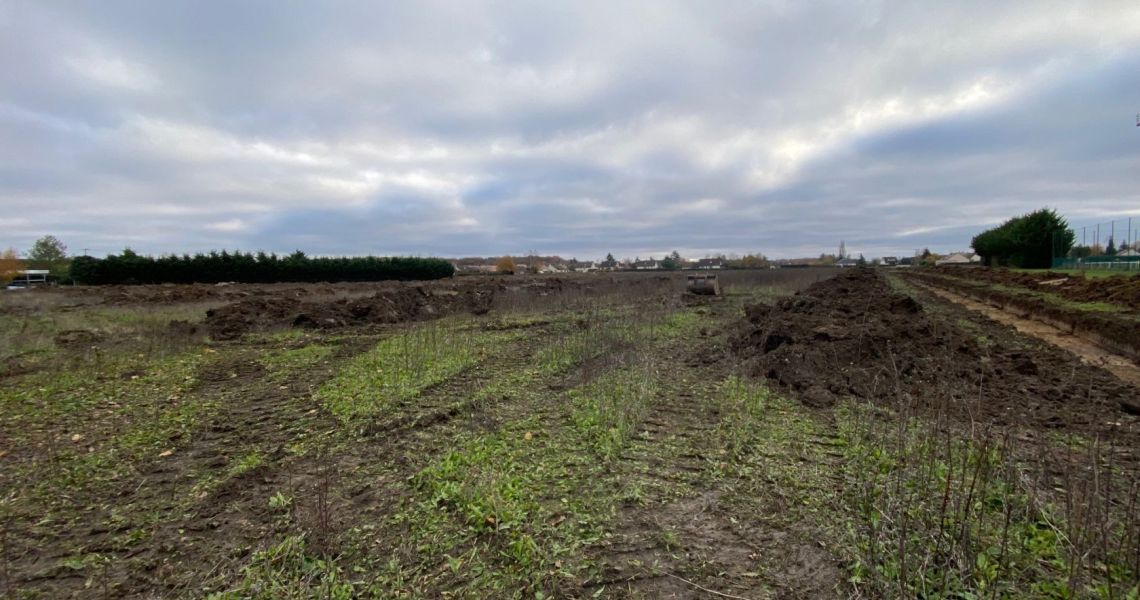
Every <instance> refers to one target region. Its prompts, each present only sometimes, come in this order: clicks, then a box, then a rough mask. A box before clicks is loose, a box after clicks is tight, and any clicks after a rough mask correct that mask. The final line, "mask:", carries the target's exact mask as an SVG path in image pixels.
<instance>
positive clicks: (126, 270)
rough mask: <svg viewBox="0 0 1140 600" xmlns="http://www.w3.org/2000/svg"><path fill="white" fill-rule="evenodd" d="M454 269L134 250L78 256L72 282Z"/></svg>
mask: <svg viewBox="0 0 1140 600" xmlns="http://www.w3.org/2000/svg"><path fill="white" fill-rule="evenodd" d="M454 273H455V268H454V267H453V266H452V265H451V263H449V262H447V261H446V260H443V259H440V258H403V257H378V256H363V257H338V258H310V257H308V256H305V254H304V253H303V252H300V251H297V252H294V253H293V254H290V255H288V256H285V257H280V256H277V255H276V254H266V253H264V252H258V253H257V254H251V253H242V252H234V253H230V252H226V251H222V252H220V253H219V252H210V253H208V254H195V255H193V256H191V255H189V254H184V255H182V256H174V255H171V256H160V257H157V258H156V257H153V256H140V255H138V254H136V253H134V252H132V251H131V250H124V251H123V253H122V254H119V255H114V254H112V255H108V256H107V257H106V258H93V257H90V256H78V257H75V258H74V259H72V262H71V277H72V278H73V279H74V280H75V282H76V283H81V284H85V285H108V284H132V283H218V282H222V281H235V282H241V283H276V282H318V281H328V282H334V281H384V280H392V279H395V280H402V281H409V280H426V279H441V278H444V277H451V276H452V275H453V274H454Z"/></svg>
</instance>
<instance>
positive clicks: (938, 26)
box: [0, 0, 1140, 257]
mask: <svg viewBox="0 0 1140 600" xmlns="http://www.w3.org/2000/svg"><path fill="white" fill-rule="evenodd" d="M1138 47H1140V7H1137V6H1136V5H1135V4H1134V3H1131V2H1096V3H1091V2H1090V3H1074V4H1073V5H1071V6H1068V7H1056V8H1050V7H1043V6H1041V5H1040V4H1039V3H1036V2H1016V3H1014V2H1010V3H992V2H980V1H979V2H968V3H955V4H949V3H933V2H931V3H902V2H885V1H867V2H845V1H844V2H841V1H834V2H766V3H764V2H762V3H756V2H743V1H742V2H726V3H716V4H713V5H694V4H691V3H682V2H660V1H645V2H625V3H612V2H575V3H564V4H560V5H552V4H549V3H546V4H534V5H529V4H521V5H520V4H517V3H499V2H470V3H453V2H425V3H414V4H410V3H373V2H359V3H330V4H318V3H311V2H299V1H298V2H278V3H273V4H272V5H267V4H263V3H256V2H240V3H224V4H223V3H217V4H214V3H201V2H189V1H187V2H164V3H149V2H141V3H140V2H125V1H124V2H107V3H98V4H94V3H86V2H63V3H51V4H47V3H40V2H32V1H30V0H23V1H21V0H15V1H11V2H8V3H5V4H3V5H0V139H3V140H5V141H4V143H3V144H0V198H2V200H0V201H2V202H3V204H4V208H5V212H6V213H9V214H11V213H15V214H21V215H23V214H35V223H36V227H37V228H39V229H42V231H34V232H32V231H23V230H12V229H9V230H8V231H7V232H6V235H5V236H4V239H2V240H0V244H3V245H7V244H12V245H16V246H18V247H25V248H26V247H28V246H30V244H31V242H32V240H34V238H35V237H36V236H38V235H40V234H42V233H55V234H57V235H60V236H61V237H65V238H67V239H65V241H67V242H68V243H69V244H70V245H71V246H72V247H73V248H81V247H83V246H85V245H87V246H102V248H101V250H102V251H111V250H115V249H117V248H118V247H120V246H122V245H127V244H129V245H131V246H133V247H135V248H136V249H139V250H142V251H147V252H166V251H176V252H181V251H184V250H191V251H192V250H205V249H210V248H216V247H227V248H242V249H251V250H252V249H266V250H273V251H279V252H287V251H291V250H293V249H295V248H298V247H300V248H302V249H305V250H306V251H310V252H315V253H364V252H385V253H397V254H444V255H470V254H498V253H505V252H522V251H527V250H536V251H539V252H542V253H554V252H557V253H563V254H568V255H577V256H580V257H588V256H600V255H602V254H604V253H606V252H614V253H615V254H617V255H619V256H625V255H642V256H645V255H649V254H661V253H664V252H667V251H669V250H672V249H679V250H682V251H686V252H692V253H695V254H703V253H708V252H714V251H724V252H745V251H763V252H765V253H768V254H771V255H776V256H788V255H798V254H818V253H819V252H823V251H833V249H834V247H835V246H837V244H838V240H839V239H844V240H846V241H847V245H848V247H849V248H851V249H852V250H856V251H862V252H865V253H867V254H868V255H873V254H880V253H886V254H891V253H893V254H902V253H909V252H910V251H912V250H913V249H914V247H923V246H930V247H931V248H932V249H935V250H949V249H958V248H962V247H964V246H965V245H966V244H967V243H968V241H969V238H970V236H971V235H972V233H973V232H975V231H976V230H977V229H978V228H979V227H983V226H985V225H988V224H990V223H993V222H995V221H998V220H1001V219H1002V218H1005V217H1007V216H1009V215H1011V214H1015V213H1020V212H1024V211H1027V210H1031V209H1033V208H1037V207H1039V206H1042V205H1051V206H1056V207H1058V208H1060V209H1061V210H1062V211H1063V212H1067V213H1069V214H1071V215H1073V217H1074V219H1081V220H1089V219H1096V218H1100V217H1107V216H1109V215H1114V214H1123V213H1127V212H1129V211H1131V212H1137V211H1140V196H1138V192H1137V191H1136V189H1135V188H1136V185H1135V184H1136V181H1137V179H1136V175H1135V165H1136V164H1138V163H1137V158H1140V157H1138V156H1137V152H1138V148H1140V146H1138V145H1137V143H1136V142H1137V140H1136V135H1137V134H1140V129H1136V128H1133V127H1132V126H1131V125H1132V123H1131V118H1132V115H1133V114H1134V113H1135V112H1137V111H1140V80H1138V79H1137V78H1136V77H1135V76H1134V74H1135V73H1136V70H1137V67H1140V54H1138V51H1137V48H1138Z"/></svg>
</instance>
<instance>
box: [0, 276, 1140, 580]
mask: <svg viewBox="0 0 1140 600" xmlns="http://www.w3.org/2000/svg"><path fill="white" fill-rule="evenodd" d="M833 275H835V272H833V271H823V270H815V269H804V270H787V271H763V272H732V273H724V274H723V275H722V278H723V279H724V280H725V288H726V290H727V293H726V295H725V296H724V297H721V298H706V297H692V296H685V295H684V294H683V293H682V292H683V289H684V281H683V276H678V275H649V274H623V275H617V276H608V275H590V276H573V277H533V278H531V277H518V278H470V279H456V280H451V281H442V282H432V283H426V284H395V283H391V284H377V285H364V284H353V285H314V286H291V285H273V286H243V285H233V286H146V287H133V288H87V289H84V288H80V289H70V290H65V289H59V290H51V291H46V292H44V293H37V292H30V293H24V292H19V293H16V294H12V295H8V296H4V297H2V298H0V317H2V320H0V323H2V327H0V336H2V339H3V340H4V341H5V342H6V343H5V346H4V350H3V351H2V354H0V359H2V360H3V361H4V363H3V371H2V372H0V375H2V378H0V383H2V384H3V387H2V388H0V402H2V403H3V412H2V414H0V466H2V471H0V489H2V490H4V492H3V497H2V498H0V524H2V526H3V530H2V531H0V591H3V592H5V593H7V594H9V595H11V596H12V597H42V598H67V597H91V598H104V597H116V598H117V597H137V598H154V597H212V598H246V597H256V598H308V597H335V598H349V597H377V598H438V597H459V598H499V597H505V598H514V597H517V598H551V597H583V598H589V597H599V598H709V597H730V598H833V597H851V596H856V597H915V596H926V597H971V596H973V597H981V596H988V595H990V594H993V595H994V597H1104V598H1109V597H1116V598H1121V597H1126V596H1127V594H1128V593H1129V591H1130V590H1131V591H1132V593H1136V584H1137V576H1138V574H1140V523H1138V522H1137V514H1138V513H1140V511H1137V510H1136V508H1137V492H1138V490H1140V485H1138V481H1140V479H1138V477H1137V468H1138V462H1137V459H1136V454H1135V453H1136V450H1137V444H1138V440H1137V434H1138V433H1140V424H1138V423H1137V419H1138V417H1137V415H1136V412H1137V411H1136V410H1135V408H1136V406H1137V402H1136V399H1137V397H1138V391H1137V389H1136V388H1135V387H1134V386H1131V385H1130V384H1127V383H1124V382H1122V381H1120V380H1119V379H1117V378H1115V377H1113V376H1112V375H1111V374H1110V373H1108V372H1107V371H1104V370H1102V369H1100V368H1098V367H1096V366H1094V365H1089V364H1085V363H1082V362H1081V361H1080V360H1079V359H1078V358H1077V357H1076V356H1074V355H1071V354H1069V353H1067V352H1065V351H1063V350H1060V349H1058V348H1055V347H1053V346H1050V345H1048V344H1045V343H1043V342H1040V341H1038V340H1036V339H1035V338H1031V337H1026V336H1023V335H1021V334H1019V333H1018V332H1016V331H1015V330H1014V329H1012V328H1010V327H1007V326H1004V325H1001V324H998V323H995V322H993V321H990V320H988V319H986V318H985V317H984V316H982V315H980V314H978V313H976V312H972V311H970V310H968V309H966V308H963V307H961V306H958V305H955V304H953V303H950V302H947V301H945V300H943V299H941V298H939V297H937V296H935V295H933V294H931V293H929V292H927V291H924V289H922V288H921V287H919V286H918V285H916V284H914V283H908V280H904V279H901V278H897V277H889V278H888V277H884V276H883V275H882V274H881V273H875V272H871V271H867V270H858V271H855V272H850V273H843V274H841V275H839V276H838V277H835V278H830V277H832V276H833ZM797 291H798V292H799V293H798V294H795V295H793V294H794V293H795V292H797Z"/></svg>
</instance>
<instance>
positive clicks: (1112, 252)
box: [1104, 236, 1116, 256]
mask: <svg viewBox="0 0 1140 600" xmlns="http://www.w3.org/2000/svg"><path fill="white" fill-rule="evenodd" d="M1104 253H1105V255H1106V256H1116V241H1115V240H1113V239H1112V236H1108V246H1107V247H1106V248H1105V249H1104Z"/></svg>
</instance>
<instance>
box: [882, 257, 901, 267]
mask: <svg viewBox="0 0 1140 600" xmlns="http://www.w3.org/2000/svg"><path fill="white" fill-rule="evenodd" d="M882 262H883V266H884V267H896V266H898V264H899V259H898V257H897V256H884V257H883V261H882Z"/></svg>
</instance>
